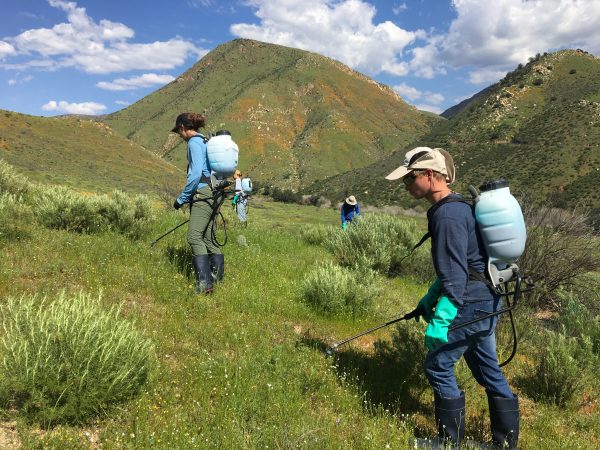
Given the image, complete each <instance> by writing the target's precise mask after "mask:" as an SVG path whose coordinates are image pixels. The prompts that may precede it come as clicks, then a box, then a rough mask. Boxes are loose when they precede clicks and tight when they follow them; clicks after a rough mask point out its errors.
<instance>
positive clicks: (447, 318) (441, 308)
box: [425, 296, 458, 350]
mask: <svg viewBox="0 0 600 450" xmlns="http://www.w3.org/2000/svg"><path fill="white" fill-rule="evenodd" d="M457 313H458V308H457V307H456V306H455V305H454V303H452V301H451V300H450V299H449V298H448V297H446V296H442V297H440V301H439V302H438V304H437V305H436V306H435V312H434V313H433V317H432V318H431V322H430V323H429V325H427V329H426V330H425V346H426V347H427V348H428V349H429V350H435V348H436V347H439V346H440V345H441V344H445V343H446V342H448V328H449V327H450V324H451V323H452V321H453V320H454V318H455V317H456V314H457Z"/></svg>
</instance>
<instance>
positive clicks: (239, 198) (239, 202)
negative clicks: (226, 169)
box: [231, 169, 248, 225]
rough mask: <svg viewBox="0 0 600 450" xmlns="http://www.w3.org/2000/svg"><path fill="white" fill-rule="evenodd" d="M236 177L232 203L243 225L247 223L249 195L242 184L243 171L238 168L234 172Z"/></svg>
mask: <svg viewBox="0 0 600 450" xmlns="http://www.w3.org/2000/svg"><path fill="white" fill-rule="evenodd" d="M233 178H234V179H235V196H234V197H233V200H232V202H231V203H232V204H233V207H234V208H235V212H236V213H237V216H238V219H240V222H241V223H242V225H246V212H247V210H248V196H247V195H246V192H245V191H244V188H243V186H242V172H240V171H239V170H238V169H236V170H235V172H234V173H233Z"/></svg>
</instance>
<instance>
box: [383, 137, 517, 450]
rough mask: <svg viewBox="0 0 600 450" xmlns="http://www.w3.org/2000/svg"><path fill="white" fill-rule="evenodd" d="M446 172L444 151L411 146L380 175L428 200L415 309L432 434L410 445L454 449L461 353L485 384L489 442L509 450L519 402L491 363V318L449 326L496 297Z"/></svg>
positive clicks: (458, 436)
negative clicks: (428, 261) (420, 291)
mask: <svg viewBox="0 0 600 450" xmlns="http://www.w3.org/2000/svg"><path fill="white" fill-rule="evenodd" d="M454 175H455V170H454V162H453V160H452V157H451V156H450V154H449V153H448V152H447V151H445V150H444V149H441V148H433V149H432V148H429V147H417V148H415V149H413V150H411V151H409V152H408V153H407V154H406V158H405V160H404V163H403V164H402V165H401V166H400V167H398V168H397V169H396V170H394V171H393V172H392V173H390V174H389V175H388V176H387V177H385V178H386V179H388V180H398V179H401V180H402V182H403V183H404V186H405V189H406V190H407V191H408V193H409V194H410V195H412V196H413V197H414V198H416V199H421V198H425V199H427V200H428V201H429V203H431V204H432V206H431V208H430V209H429V210H428V211H427V220H428V230H429V235H430V236H431V255H432V258H433V266H434V268H435V271H436V275H437V278H436V280H435V281H434V283H433V284H432V285H431V287H430V288H429V290H428V292H427V294H426V295H425V296H424V297H423V298H422V299H421V300H420V301H419V305H418V308H419V309H421V311H422V314H421V316H422V317H423V318H424V319H425V321H426V322H427V323H428V326H427V329H426V331H425V345H426V346H427V348H428V350H429V352H428V353H427V357H426V358H425V363H424V368H425V373H426V375H427V378H428V380H429V383H430V385H431V387H432V388H433V392H434V399H435V420H436V424H437V429H438V436H437V437H436V438H434V439H433V440H432V439H415V440H414V442H413V443H412V444H413V445H414V446H415V447H416V448H444V447H443V446H444V445H445V444H447V443H448V441H450V443H451V445H456V446H457V447H456V448H458V446H459V445H460V442H461V440H462V439H463V436H464V429H465V423H464V419H465V395H464V391H462V390H460V389H459V387H458V383H457V381H456V377H455V375H454V366H455V364H456V363H457V362H458V360H459V359H460V358H461V357H464V358H465V361H466V362H467V366H468V367H469V369H470V370H471V373H472V374H473V377H474V378H475V379H476V380H477V382H478V383H479V384H480V385H482V386H483V387H485V389H486V393H487V397H488V405H489V409H490V422H491V429H492V438H493V444H494V445H497V446H499V447H501V448H510V449H516V448H517V441H518V437H519V404H518V399H517V397H516V396H515V395H514V394H513V392H512V391H511V389H510V387H509V386H508V383H507V381H506V379H505V378H504V375H503V374H502V371H501V370H500V367H499V365H498V358H497V356H496V335H495V329H496V322H497V316H494V317H491V318H487V319H485V320H481V321H479V322H476V323H474V324H472V325H470V326H468V327H463V328H458V329H455V330H453V331H449V328H450V326H452V327H454V326H455V325H460V324H462V323H465V322H468V321H470V320H473V319H476V318H477V317H478V316H479V315H480V314H481V313H480V312H481V311H486V312H496V311H498V310H499V309H500V308H501V297H500V296H498V295H497V294H496V293H495V291H494V290H493V289H492V288H491V286H490V284H491V283H487V282H486V281H485V276H484V275H483V274H484V272H485V268H486V264H487V255H486V253H485V248H484V247H483V244H482V243H481V240H480V238H479V232H478V230H477V226H476V223H475V218H474V216H473V212H472V210H471V206H470V205H469V204H467V203H466V202H465V200H464V199H463V198H462V196H460V195H459V194H456V193H454V192H452V190H451V189H450V188H449V187H448V185H449V184H450V183H452V182H453V181H454ZM417 319H418V317H417Z"/></svg>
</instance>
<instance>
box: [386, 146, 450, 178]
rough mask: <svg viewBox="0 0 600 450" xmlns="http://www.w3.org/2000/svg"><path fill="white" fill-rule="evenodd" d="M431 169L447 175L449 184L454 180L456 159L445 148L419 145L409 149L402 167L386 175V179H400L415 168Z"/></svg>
mask: <svg viewBox="0 0 600 450" xmlns="http://www.w3.org/2000/svg"><path fill="white" fill-rule="evenodd" d="M423 169H431V170H433V171H435V172H439V173H441V174H443V175H445V176H446V182H447V183H448V184H450V183H452V182H453V181H454V174H455V169H454V160H453V159H452V156H451V155H450V153H448V152H447V151H446V150H444V149H443V148H429V147H417V148H413V149H412V150H410V151H408V152H407V153H406V155H405V157H404V162H403V163H402V165H401V166H400V167H398V168H397V169H396V170H394V171H393V172H392V173H390V174H389V175H388V176H386V177H385V179H386V180H398V179H400V178H403V177H405V176H406V175H408V174H409V173H410V172H412V171H413V170H423Z"/></svg>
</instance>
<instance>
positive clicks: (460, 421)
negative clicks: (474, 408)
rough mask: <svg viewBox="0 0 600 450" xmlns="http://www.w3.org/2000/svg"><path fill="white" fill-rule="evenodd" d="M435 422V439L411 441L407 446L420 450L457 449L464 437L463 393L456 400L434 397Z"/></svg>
mask: <svg viewBox="0 0 600 450" xmlns="http://www.w3.org/2000/svg"><path fill="white" fill-rule="evenodd" d="M435 422H436V424H437V429H438V435H437V437H435V438H433V439H422V438H415V439H411V440H409V445H411V446H412V447H414V448H422V449H459V448H460V443H461V441H462V440H463V437H464V435H465V393H464V392H462V393H461V396H460V397H457V398H442V397H438V396H437V395H435Z"/></svg>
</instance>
